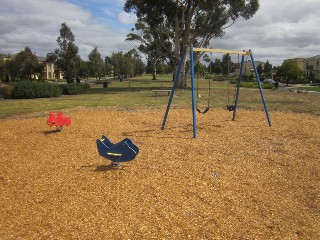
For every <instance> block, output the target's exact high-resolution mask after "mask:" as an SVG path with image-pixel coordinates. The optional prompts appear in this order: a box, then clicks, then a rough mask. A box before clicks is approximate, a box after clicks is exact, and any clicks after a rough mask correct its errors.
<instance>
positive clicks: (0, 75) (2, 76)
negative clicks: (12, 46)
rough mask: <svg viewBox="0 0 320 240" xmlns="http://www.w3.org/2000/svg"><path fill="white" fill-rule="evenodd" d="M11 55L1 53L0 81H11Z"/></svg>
mask: <svg viewBox="0 0 320 240" xmlns="http://www.w3.org/2000/svg"><path fill="white" fill-rule="evenodd" d="M10 58H11V57H10V55H8V54H0V82H1V81H4V82H9V79H10V78H9V68H8V64H9V59H10Z"/></svg>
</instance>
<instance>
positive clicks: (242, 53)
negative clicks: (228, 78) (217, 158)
mask: <svg viewBox="0 0 320 240" xmlns="http://www.w3.org/2000/svg"><path fill="white" fill-rule="evenodd" d="M187 52H189V53H190V66H191V90H192V91H191V94H192V119H193V138H197V117H196V112H199V113H206V112H208V111H209V109H210V106H209V103H210V102H209V98H208V106H207V107H206V108H205V110H204V111H201V110H200V109H198V108H197V107H196V97H195V79H194V65H195V64H194V52H211V53H229V54H238V56H242V57H241V64H240V73H239V78H238V83H237V86H236V89H235V99H234V104H233V105H229V102H228V106H227V109H228V110H229V111H232V112H233V116H232V120H233V121H234V120H235V119H236V113H237V106H238V100H239V92H240V83H241V81H242V69H243V65H244V59H245V56H246V57H248V56H250V58H251V62H252V65H253V69H254V73H255V76H256V80H257V83H258V87H259V91H260V95H261V99H262V102H263V106H264V110H265V113H266V117H267V120H268V124H269V126H270V127H271V126H272V123H271V119H270V116H269V112H268V107H267V104H266V101H265V97H264V94H263V91H262V86H261V82H260V78H259V74H258V71H257V68H256V65H255V62H254V58H253V55H252V51H251V50H247V51H238V50H225V49H211V48H194V47H193V46H192V45H190V47H184V49H183V51H182V53H181V58H180V63H179V66H178V69H177V72H176V75H175V79H174V83H173V86H172V90H171V94H170V98H169V101H168V105H167V109H166V112H165V115H164V118H163V122H162V126H161V130H164V127H165V124H166V121H167V118H168V114H169V110H170V106H171V103H172V99H173V96H174V92H175V89H176V88H177V85H178V79H179V77H180V71H181V67H182V64H183V63H184V61H185V58H186V53H187ZM209 83H210V81H209ZM228 89H229V85H228ZM209 94H210V87H209ZM228 94H229V90H228ZM228 100H229V96H228Z"/></svg>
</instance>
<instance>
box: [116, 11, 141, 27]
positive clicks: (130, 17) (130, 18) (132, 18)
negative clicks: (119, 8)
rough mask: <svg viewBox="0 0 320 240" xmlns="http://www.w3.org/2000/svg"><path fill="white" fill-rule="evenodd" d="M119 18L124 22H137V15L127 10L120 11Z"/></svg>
mask: <svg viewBox="0 0 320 240" xmlns="http://www.w3.org/2000/svg"><path fill="white" fill-rule="evenodd" d="M118 19H119V21H120V22H122V23H124V24H135V23H136V22H137V17H136V15H134V14H131V13H126V12H121V13H119V15H118Z"/></svg>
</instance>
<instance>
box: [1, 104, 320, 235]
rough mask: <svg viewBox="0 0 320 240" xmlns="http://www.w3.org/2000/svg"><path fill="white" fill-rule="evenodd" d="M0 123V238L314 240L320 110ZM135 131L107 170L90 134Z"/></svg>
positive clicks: (109, 114) (78, 115)
mask: <svg viewBox="0 0 320 240" xmlns="http://www.w3.org/2000/svg"><path fill="white" fill-rule="evenodd" d="M65 115H66V116H70V117H71V119H72V124H71V126H70V127H68V128H64V129H63V131H62V132H56V131H54V129H53V128H50V127H48V126H47V125H46V120H47V119H46V116H42V115H41V114H39V115H38V116H37V117H36V118H27V119H2V120H0V124H1V132H0V146H1V147H0V150H1V153H2V154H1V158H0V192H1V194H0V239H49V238H52V239H320V234H319V232H320V220H319V219H320V162H319V161H320V147H319V146H320V124H319V120H320V118H319V116H312V115H307V114H293V113H281V112H271V114H270V115H271V119H272V121H273V127H272V128H270V127H269V126H268V124H267V120H266V118H265V113H264V112H259V111H244V110H239V111H238V116H237V121H231V117H232V116H231V114H230V113H229V112H227V111H225V110H221V109H213V110H210V111H209V112H208V113H207V114H204V115H198V138H197V139H196V140H194V139H193V138H192V115H191V111H190V109H173V110H172V111H170V113H169V117H168V121H167V125H166V128H165V130H164V131H161V130H160V127H161V123H162V119H163V115H164V109H147V108H143V109H141V111H139V109H137V108H135V109H134V110H130V111H129V110H128V109H126V110H125V111H119V109H96V110H93V109H89V110H87V109H78V110H76V111H70V112H67V113H65ZM102 134H105V135H106V136H108V137H109V138H110V139H111V140H112V141H114V142H118V141H120V140H122V139H123V138H126V137H128V138H130V139H131V140H132V141H133V142H134V143H135V144H136V145H137V146H139V148H140V153H139V154H138V156H137V158H136V159H135V160H134V161H132V162H128V163H125V164H123V168H112V167H110V162H109V161H107V160H105V159H104V158H102V157H100V156H99V154H98V152H97V150H96V143H95V140H96V139H97V138H100V137H101V135H102Z"/></svg>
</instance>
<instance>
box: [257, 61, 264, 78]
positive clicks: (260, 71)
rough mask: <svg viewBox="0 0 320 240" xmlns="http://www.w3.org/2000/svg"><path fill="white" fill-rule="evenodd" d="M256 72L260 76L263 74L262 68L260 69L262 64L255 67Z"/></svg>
mask: <svg viewBox="0 0 320 240" xmlns="http://www.w3.org/2000/svg"><path fill="white" fill-rule="evenodd" d="M257 72H258V73H259V75H262V74H263V67H262V64H261V63H260V64H259V65H258V67H257Z"/></svg>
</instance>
